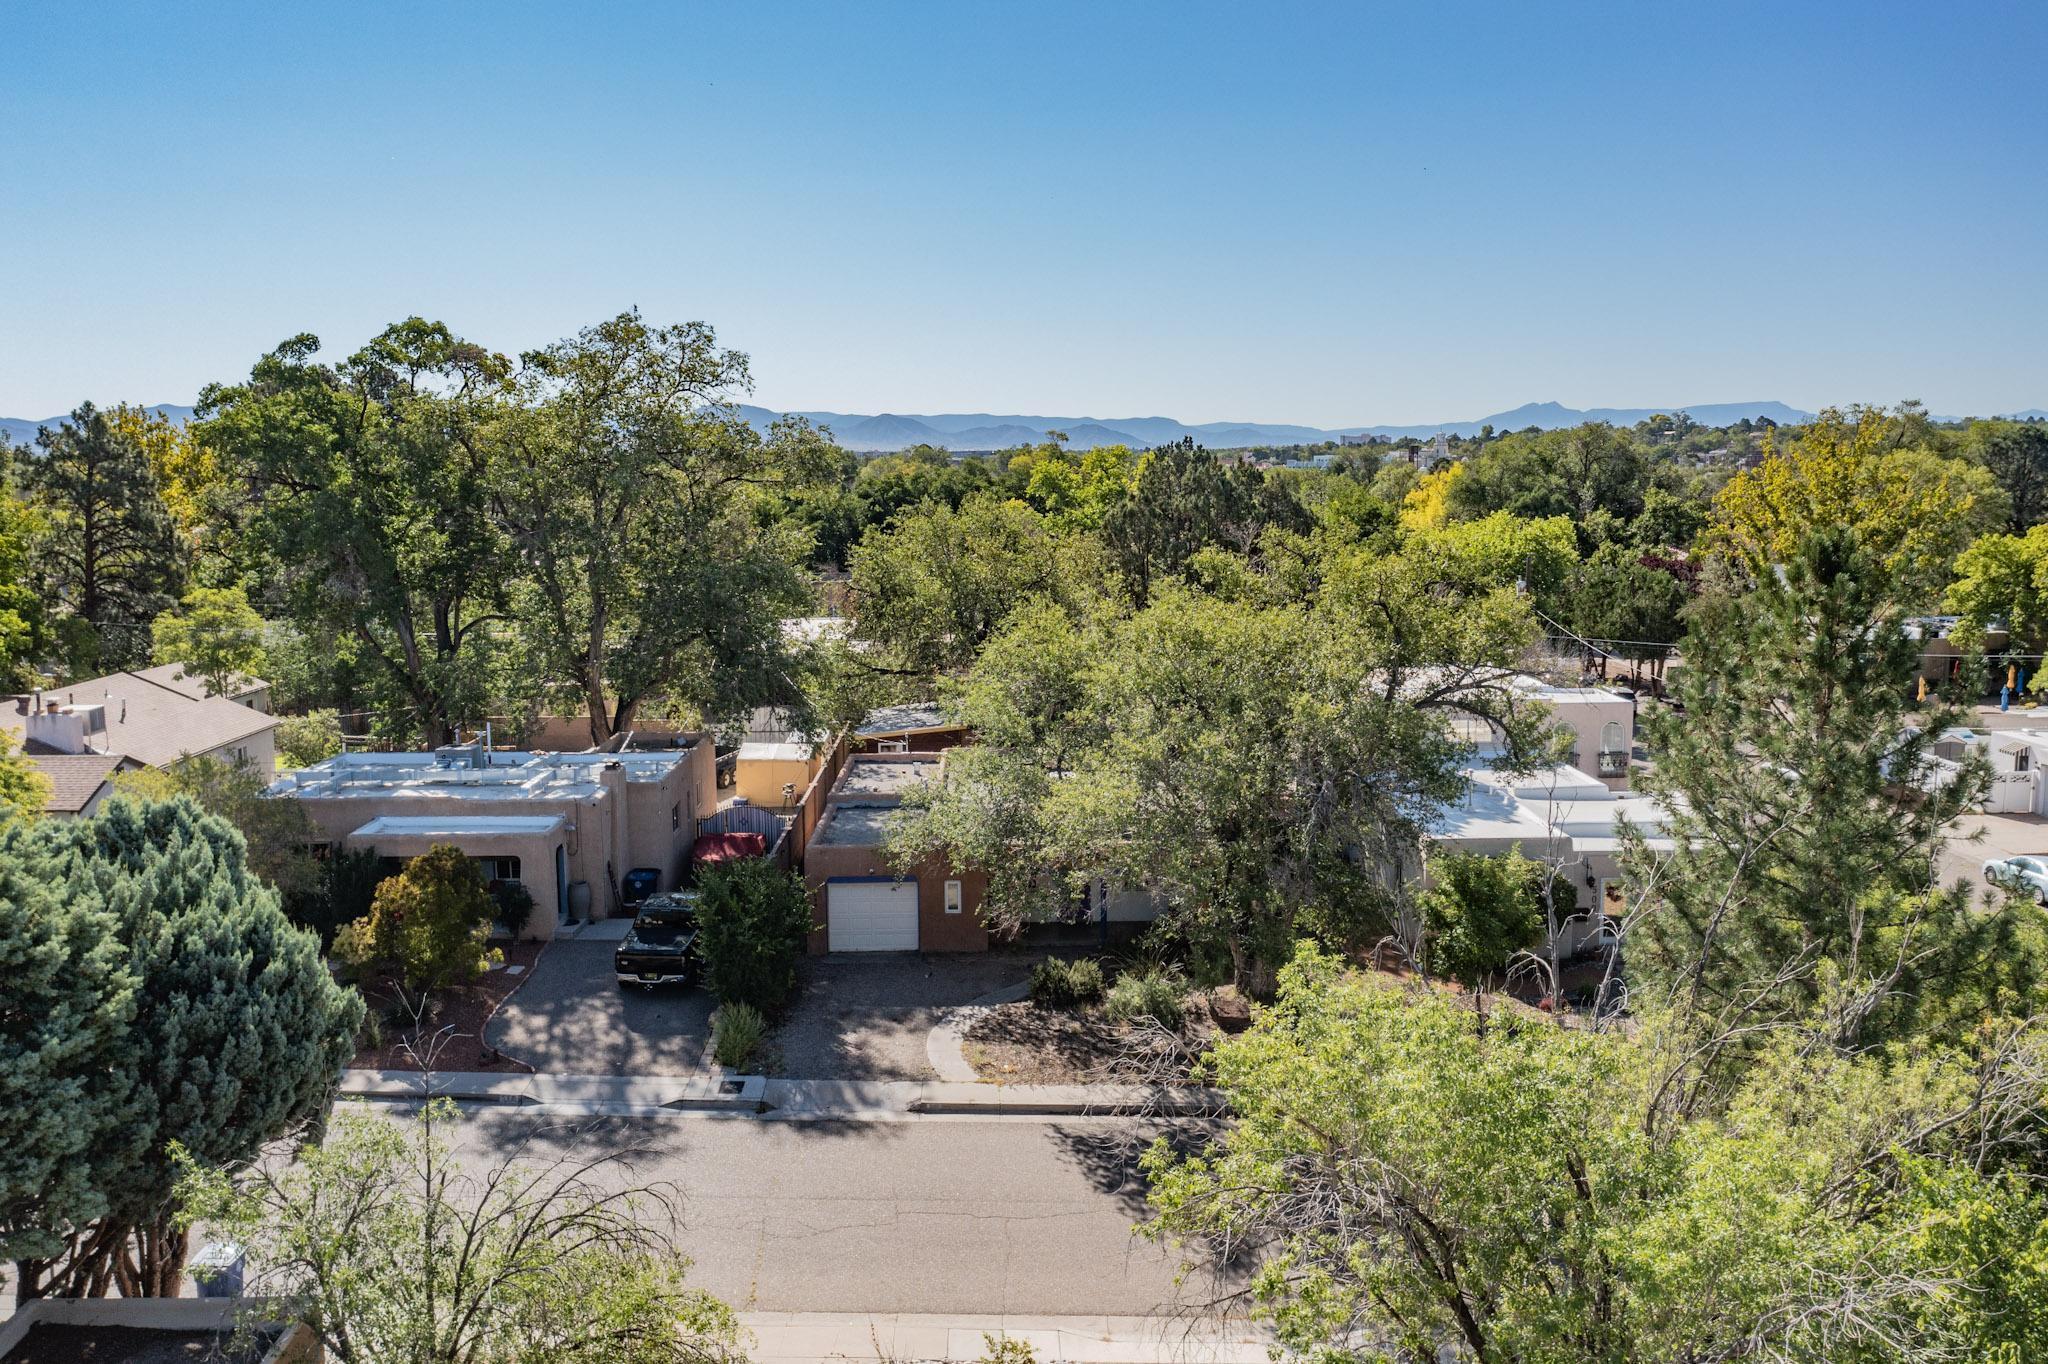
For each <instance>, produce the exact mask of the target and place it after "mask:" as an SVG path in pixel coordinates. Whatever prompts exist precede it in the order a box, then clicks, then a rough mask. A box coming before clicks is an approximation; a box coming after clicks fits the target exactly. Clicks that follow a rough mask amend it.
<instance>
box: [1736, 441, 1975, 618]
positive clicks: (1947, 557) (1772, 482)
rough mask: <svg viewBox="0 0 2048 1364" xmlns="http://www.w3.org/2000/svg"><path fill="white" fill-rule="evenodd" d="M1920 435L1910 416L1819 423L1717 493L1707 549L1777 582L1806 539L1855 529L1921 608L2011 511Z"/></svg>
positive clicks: (1963, 465)
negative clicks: (1776, 570)
mask: <svg viewBox="0 0 2048 1364" xmlns="http://www.w3.org/2000/svg"><path fill="white" fill-rule="evenodd" d="M1922 434H1923V432H1922V422H1921V421H1920V419H1919V415H1918V414H1917V413H1916V412H1915V411H1914V410H1913V409H1912V408H1910V407H1908V408H1905V409H1902V410H1901V411H1900V412H1899V413H1897V414H1891V413H1886V412H1884V411H1882V410H1879V409H1875V408H1853V409H1851V410H1850V411H1848V412H1847V413H1843V412H1838V411H1835V410H1833V409H1830V410H1828V411H1826V412H1823V413H1821V414H1820V416H1819V417H1817V418H1816V419H1815V420H1814V422H1813V424H1812V425H1810V426H1808V427H1806V428H1805V429H1804V430H1802V431H1801V432H1800V433H1799V434H1798V436H1796V437H1795V438H1794V439H1792V440H1791V441H1790V442H1788V443H1786V444H1785V445H1783V446H1774V447H1772V448H1771V449H1770V450H1769V453H1768V454H1767V455H1766V456H1765V458H1764V461H1763V463H1761V464H1759V465H1758V466H1757V467H1756V468H1754V469H1746V470H1744V471H1743V472H1742V473H1740V474H1737V475H1736V476H1735V477H1734V478H1733V479H1732V480H1730V481H1729V483H1728V485H1727V486H1726V487H1724V488H1723V489H1722V490H1721V491H1720V493H1719V495H1717V496H1716V498H1715V500H1714V510H1713V519H1712V521H1711V522H1710V523H1709V525H1708V527H1707V530H1706V532H1705V536H1706V541H1707V543H1708V545H1709V546H1710V547H1712V548H1714V549H1716V550H1718V551H1719V552H1720V553H1722V554H1723V555H1724V556H1726V558H1727V559H1728V560H1729V561H1730V562H1732V563H1734V564H1736V565H1737V566H1738V567H1741V568H1744V569H1745V570H1746V571H1750V572H1758V571H1762V572H1768V571H1769V569H1770V566H1771V565H1774V564H1780V563H1784V562H1786V561H1788V560H1790V559H1791V558H1792V557H1793V556H1794V555H1796V554H1797V553H1798V552H1799V546H1800V543H1801V541H1802V540H1803V539H1804V538H1805V537H1806V535H1807V534H1808V532H1810V531H1814V530H1819V529H1824V528H1826V527H1830V526H1845V527H1849V528H1851V529H1853V530H1855V531H1856V532H1857V533H1858V535H1860V536H1861V538H1862V541H1863V545H1864V548H1865V549H1866V550H1868V551H1869V552H1870V553H1872V554H1874V555H1876V556H1877V557H1878V558H1879V559H1881V560H1882V561H1883V564H1884V568H1885V569H1886V571H1887V573H1888V575H1889V578H1890V581H1891V583H1892V585H1893V587H1894V588H1895V589H1896V590H1897V591H1898V592H1899V594H1900V598H1901V600H1902V601H1904V602H1905V603H1906V604H1907V605H1910V606H1914V607H1919V606H1924V605H1925V604H1926V602H1927V599H1929V598H1931V597H1933V596H1935V595H1937V594H1938V593H1939V592H1940V591H1941V589H1942V587H1943V586H1944V585H1945V584H1946V583H1947V582H1948V575H1949V570H1950V567H1951V565H1953V564H1954V563H1955V559H1956V555H1957V554H1959V553H1961V552H1962V550H1963V548H1964V546H1966V545H1968V544H1969V543H1970V541H1971V540H1972V539H1974V538H1975V537H1976V536H1977V535H1978V534H1979V533H1981V532H1983V531H1986V530H1990V529H1993V528H1994V527H1996V526H1999V525H2001V524H2003V523H2004V522H2005V520H2006V515H2007V506H2008V503H2007V501H2006V498H2005V496H2004V494H2003V492H2002V491H2001V490H2000V489H1999V487H1998V484H1997V481H1996V480H1995V479H1994V478H1993V477H1992V476H1991V474H1990V473H1989V472H1988V471H1987V470H1986V469H1985V468H1984V467H1983V466H1982V465H1978V464H1973V463H1971V462H1969V461H1968V460H1963V459H1952V458H1948V457H1945V456H1943V455H1941V454H1938V453H1935V452H1933V451H1931V450H1929V449H1927V448H1926V447H1925V446H1924V444H1920V443H1916V441H1917V440H1918V438H1919V437H1920V436H1921V435H1922Z"/></svg>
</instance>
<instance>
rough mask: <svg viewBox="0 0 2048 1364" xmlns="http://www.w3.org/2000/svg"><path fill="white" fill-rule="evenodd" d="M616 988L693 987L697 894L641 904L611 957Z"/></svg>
mask: <svg viewBox="0 0 2048 1364" xmlns="http://www.w3.org/2000/svg"><path fill="white" fill-rule="evenodd" d="M612 968H613V970H615V971H616V972H617V973H618V977H619V988H620V989H621V990H623V989H625V988H626V987H627V986H630V985H638V986H640V987H641V988H643V989H647V990H652V989H653V988H654V987H655V986H657V985H695V984H696V983H697V976H698V969H699V962H698V959H697V894H696V892H695V891H669V892H666V893H665V894H661V895H653V896H649V897H648V898H647V899H645V900H642V901H641V902H640V912H639V913H638V914H636V915H634V916H633V927H632V928H631V929H629V930H628V931H627V933H626V937H625V941H623V942H621V943H620V944H619V949H618V951H617V952H615V953H613V954H612Z"/></svg>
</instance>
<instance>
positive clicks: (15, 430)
mask: <svg viewBox="0 0 2048 1364" xmlns="http://www.w3.org/2000/svg"><path fill="white" fill-rule="evenodd" d="M149 410H150V411H152V412H158V413H161V414H163V415H164V416H166V417H169V418H170V419H171V420H172V421H174V422H176V423H178V424H179V425H180V426H183V425H184V424H185V423H186V422H188V421H191V420H192V409H191V408H189V407H180V406H179V405H178V404H176V403H158V404H156V405H155V406H153V407H151V408H150V409H149ZM70 415H71V414H70V413H69V412H60V413H59V414H57V415H56V416H54V417H44V418H43V419H42V420H40V421H30V420H28V419H26V418H22V417H0V437H4V438H6V439H7V440H11V441H13V442H14V443H15V444H16V445H27V444H28V443H29V442H30V441H32V440H34V439H35V438H36V428H37V427H40V426H62V425H63V424H64V421H65V419H66V418H67V417H69V416H70Z"/></svg>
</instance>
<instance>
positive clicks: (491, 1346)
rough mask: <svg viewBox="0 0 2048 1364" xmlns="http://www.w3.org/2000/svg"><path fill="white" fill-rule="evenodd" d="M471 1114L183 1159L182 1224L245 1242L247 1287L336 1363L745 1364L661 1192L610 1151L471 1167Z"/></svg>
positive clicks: (356, 1124) (367, 1121)
mask: <svg viewBox="0 0 2048 1364" xmlns="http://www.w3.org/2000/svg"><path fill="white" fill-rule="evenodd" d="M459 1121H460V1115H459V1114H458V1112H457V1111H456V1109H455V1106H454V1105H453V1104H451V1103H449V1102H448V1101H447V1100H445V1099H436V1100H433V1101H431V1102H429V1103H428V1104H426V1105H425V1106H424V1107H423V1108H422V1109H420V1110H419V1112H418V1113H416V1114H414V1115H412V1116H411V1117H409V1118H405V1119H401V1120H396V1121H394V1120H389V1119H386V1118H383V1117H380V1116H377V1115H374V1114H371V1113H368V1112H364V1111H361V1110H359V1109H355V1110H347V1111H343V1112H341V1113H338V1114H336V1116H335V1119H334V1122H333V1123H332V1125H331V1127H330V1129H329V1131H328V1133H327V1135H326V1137H325V1139H324V1140H323V1141H321V1142H319V1143H318V1144H310V1143H309V1144H306V1145H303V1146H300V1147H299V1148H298V1150H297V1151H296V1152H295V1153H292V1154H293V1158H291V1159H289V1160H287V1159H278V1160H275V1161H271V1162H266V1163H264V1164H263V1165H260V1166H257V1167H254V1168H251V1169H248V1170H244V1171H230V1170H222V1169H219V1168H216V1167H214V1166H212V1165H210V1164H209V1163H207V1162H205V1161H203V1160H201V1159H199V1158H197V1156H196V1154H195V1153H186V1152H181V1153H180V1155H181V1157H182V1168H183V1169H184V1172H185V1178H184V1181H183V1183H182V1184H181V1185H180V1196H181V1198H182V1200H183V1202H184V1204H185V1207H186V1209H187V1211H186V1214H185V1219H186V1223H187V1225H189V1224H191V1223H193V1222H197V1221H204V1222H205V1223H206V1224H207V1225H208V1226H209V1227H214V1228H218V1229H220V1230H222V1231H224V1232H227V1233H229V1234H231V1235H233V1236H234V1237H235V1238H236V1239H237V1240H238V1241H239V1242H240V1243H242V1244H243V1245H245V1246H247V1247H248V1250H249V1256H250V1262H251V1272H252V1274H253V1281H252V1283H251V1288H252V1289H254V1290H255V1291H256V1292H259V1293H261V1294H262V1295H263V1296H265V1297H266V1298H270V1299H273V1300H275V1301H276V1302H279V1303H282V1304H284V1305H285V1308H286V1310H287V1311H289V1312H290V1313H291V1315H292V1316H293V1317H294V1318H295V1319H297V1320H302V1321H305V1322H306V1323H308V1324H309V1325H310V1326H311V1327H312V1329H313V1331H314V1332H315V1333H316V1334H317V1335H318V1336H319V1337H320V1341H321V1344H322V1346H323V1347H324V1348H325V1350H326V1352H327V1357H328V1358H330V1359H333V1360H336V1361H339V1362H340V1364H422V1362H423V1361H429V1360H433V1361H443V1360H448V1361H479V1362H481V1361H506V1364H540V1361H543V1360H547V1361H564V1362H565V1364H740V1361H742V1360H744V1358H745V1356H744V1354H743V1353H742V1352H741V1350H740V1348H739V1340H740V1328H739V1324H738V1321H737V1320H736V1318H735V1317H734V1316H733V1314H732V1311H731V1309H729V1308H728V1307H726V1305H725V1304H724V1303H722V1302H720V1301H719V1300H718V1299H716V1298H714V1297H711V1296H710V1295H709V1294H706V1293H703V1292H701V1291H698V1290H695V1289H692V1288H690V1287H689V1286H688V1284H687V1282H686V1280H685V1278H684V1275H685V1271H686V1270H687V1268H688V1264H689V1261H688V1260H687V1259H685V1258H684V1257H683V1256H682V1255H681V1254H680V1253H679V1252H678V1250H677V1249H676V1245H675V1236H674V1233H675V1227H676V1221H675V1212H674V1207H673V1205H672V1203H671V1202H670V1198H669V1195H668V1194H667V1192H666V1191H665V1190H663V1189H661V1188H659V1187H656V1186H646V1185H636V1184H633V1183H632V1182H631V1181H630V1180H622V1179H619V1178H617V1177H614V1176H613V1174H612V1170H611V1168H610V1167H611V1165H612V1163H613V1162H612V1161H610V1160H608V1159H607V1158H605V1157H603V1156H598V1157H594V1158H593V1157H589V1156H585V1155H580V1154H579V1155H577V1156H573V1157H567V1158H564V1159H563V1160H560V1161H556V1162H553V1163H527V1162H519V1161H505V1162H499V1163H495V1164H493V1165H491V1166H490V1167H489V1168H488V1169H485V1170H482V1171H478V1172H474V1173H472V1172H471V1171H470V1170H468V1169H467V1168H465V1167H464V1165H463V1164H462V1162H461V1161H460V1160H459V1159H458V1158H457V1157H456V1156H455V1155H454V1154H453V1152H452V1151H451V1149H450V1146H449V1139H448V1137H447V1135H446V1133H447V1132H448V1131H449V1130H450V1129H451V1128H453V1127H454V1126H455V1125H456V1123H457V1122H459ZM271 1310H273V1311H274V1310H275V1309H274V1308H273V1309H271Z"/></svg>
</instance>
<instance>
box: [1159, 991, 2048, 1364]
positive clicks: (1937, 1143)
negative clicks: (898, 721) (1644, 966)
mask: <svg viewBox="0 0 2048 1364" xmlns="http://www.w3.org/2000/svg"><path fill="white" fill-rule="evenodd" d="M1803 1041H1804V1039H1802V1038H1800V1037H1798V1036H1796V1035H1794V1034H1793V1033H1791V1032H1790V1031H1788V1032H1787V1033H1786V1034H1784V1035H1781V1036H1779V1037H1776V1038H1774V1039H1772V1041H1771V1042H1770V1043H1769V1045H1768V1046H1767V1047H1765V1049H1764V1052H1763V1054H1762V1055H1761V1056H1760V1057H1759V1059H1758V1061H1757V1063H1756V1064H1755V1065H1753V1066H1752V1067H1751V1068H1750V1069H1749V1070H1748V1071H1747V1072H1746V1073H1745V1074H1744V1075H1743V1076H1742V1077H1741V1078H1740V1080H1739V1083H1738V1084H1737V1086H1736V1087H1735V1088H1734V1090H1733V1091H1732V1092H1731V1093H1730V1094H1728V1095H1726V1096H1725V1098H1724V1099H1723V1101H1722V1102H1720V1103H1718V1104H1716V1105H1715V1106H1714V1107H1713V1109H1712V1110H1711V1111H1705V1112H1700V1113H1697V1114H1694V1115H1690V1116H1686V1117H1683V1118H1678V1119H1675V1120H1674V1119H1672V1118H1671V1117H1670V1116H1669V1115H1667V1114H1663V1113H1660V1112H1659V1111H1658V1100H1659V1096H1660V1095H1661V1094H1662V1093H1663V1092H1664V1090H1665V1086H1664V1084H1663V1079H1664V1076H1665V1075H1666V1073H1667V1072H1668V1070H1669V1068H1670V1067H1671V1065H1672V1064H1673V1056H1674V1052H1673V1050H1672V1049H1671V1048H1669V1047H1668V1046H1667V1045H1666V1038H1665V1035H1664V1032H1663V1029H1662V1025H1661V1024H1660V1023H1659V1022H1657V1021H1656V1020H1650V1021H1648V1022H1647V1023H1645V1025H1644V1026H1643V1027H1642V1028H1641V1029H1640V1031H1637V1030H1633V1029H1631V1030H1622V1029H1606V1030H1593V1029H1588V1028H1576V1029H1574V1028H1564V1027H1560V1026H1559V1025H1558V1024H1557V1023H1556V1022H1555V1021H1554V1020H1552V1019H1549V1018H1546V1017H1541V1016H1536V1017H1531V1016H1527V1015H1517V1014H1513V1013H1492V1014H1489V1013H1484V1012H1480V1011H1478V1010H1475V1009H1474V1008H1473V1007H1472V1006H1471V1005H1470V1004H1469V1003H1465V1002H1461V1001H1457V1000H1454V999H1452V998H1449V997H1447V996H1445V995H1443V994H1440V993H1438V992H1436V991H1433V990H1430V989H1428V988H1427V987H1423V986H1418V985H1412V984H1402V983H1399V982H1392V981H1389V980H1387V979H1385V978H1377V979H1375V978H1366V977H1360V976H1357V975H1346V974H1344V973H1343V972H1342V971H1341V970H1340V969H1339V967H1338V964H1337V963H1336V962H1335V961H1334V960H1333V959H1329V958H1323V957H1316V956H1308V955H1305V956H1304V957H1303V958H1302V959H1300V960H1298V961H1297V962H1296V963H1295V964H1294V965H1292V966H1290V967H1289V968H1288V970H1287V971H1286V973H1285V974H1284V977H1283V982H1282V986H1281V990H1280V997H1279V1001H1278V1003H1277V1005H1275V1006H1274V1007H1272V1008H1269V1009H1265V1010H1262V1011H1260V1013H1259V1015H1258V1018H1257V1021H1256V1022H1255V1023H1254V1024H1253V1026H1252V1028H1251V1029H1250V1030H1249V1031H1248V1032H1246V1033H1244V1034H1242V1035H1241V1036H1238V1037H1235V1038H1227V1039H1224V1040H1223V1041H1221V1042H1219V1043H1218V1044H1217V1046H1216V1047H1215V1049H1214V1051H1213V1052H1212V1054H1211V1056H1210V1059H1209V1060H1208V1062H1207V1063H1206V1067H1205V1069H1206V1072H1207V1074H1208V1075H1209V1076H1211V1077H1212V1078H1213V1079H1214V1080H1216V1081H1217V1082H1218V1083H1219V1084H1221V1085H1222V1086H1223V1087H1224V1088H1225V1089H1226V1090H1228V1091H1229V1093H1230V1096H1231V1107H1232V1110H1233V1112H1234V1114H1235V1121H1234V1123H1233V1124H1232V1126H1231V1127H1230V1129H1229V1130H1228V1131H1227V1132H1225V1133H1223V1134H1222V1135H1220V1136H1219V1137H1218V1138H1217V1139H1216V1140H1215V1141H1214V1142H1213V1143H1211V1144H1210V1145H1209V1146H1208V1147H1207V1148H1206V1149H1204V1150H1201V1151H1199V1152H1195V1153H1191V1154H1189V1153H1177V1152H1176V1151H1175V1150H1174V1149H1173V1148H1172V1147H1171V1146H1169V1144H1168V1143H1166V1142H1165V1141H1163V1140H1162V1141H1161V1142H1159V1143H1158V1144H1157V1145H1156V1146H1155V1147H1154V1148H1153V1149H1152V1151H1151V1152H1150V1154H1149V1155H1148V1156H1147V1157H1146V1159H1145V1167H1146V1170H1147V1173H1148V1175H1149V1178H1150V1181H1151V1185H1152V1188H1151V1194H1150V1199H1151V1207H1152V1210H1153V1213H1154V1219H1153V1221H1152V1222H1151V1223H1150V1224H1149V1225H1148V1227H1147V1230H1148V1231H1149V1232H1150V1233H1151V1234H1152V1235H1153V1236H1155V1237H1158V1238H1161V1239H1165V1240H1169V1241H1174V1242H1179V1243H1181V1244H1183V1245H1185V1246H1187V1247H1188V1249H1189V1251H1190V1252H1192V1253H1190V1254H1189V1255H1188V1260H1189V1262H1190V1265H1191V1267H1194V1266H1199V1265H1201V1264H1203V1263H1204V1262H1209V1263H1222V1264H1226V1265H1229V1266H1231V1267H1232V1268H1238V1267H1248V1268H1249V1271H1250V1272H1249V1275H1248V1277H1247V1279H1246V1280H1245V1281H1243V1286H1242V1288H1241V1290H1240V1291H1239V1294H1238V1295H1237V1296H1236V1301H1238V1302H1239V1303H1241V1304H1242V1305H1244V1306H1248V1307H1249V1308H1250V1309H1251V1311H1252V1312H1253V1314H1254V1315H1256V1316H1259V1317H1262V1318H1264V1319H1266V1320H1268V1321H1270V1322H1271V1323H1272V1324H1273V1325H1274V1327H1275V1329H1276V1334H1277V1336H1278V1343H1279V1345H1280V1347H1281V1349H1282V1351H1283V1352H1284V1354H1285V1356H1286V1357H1288V1358H1292V1359H1302V1360H1317V1361H1338V1360H1361V1361H1363V1360H1374V1361H1389V1364H1394V1362H1398V1364H1435V1361H1439V1360H1442V1359H1446V1358H1451V1357H1454V1356H1455V1357H1456V1358H1458V1359H1461V1360H1470V1361H1473V1364H1538V1362H1540V1364H1625V1362H1627V1364H1633V1361H1650V1360H1658V1361H1665V1360H1671V1361H1678V1360H1686V1361H1708V1360H1745V1359H1754V1360H1775V1361H1784V1362H1785V1364H1838V1362H1839V1361H1843V1360H1872V1361H1875V1360H1888V1361H1902V1362H1911V1364H1935V1361H1944V1360H1951V1359H1963V1358H1968V1359H2006V1360H2017V1359H2029V1358H2034V1357H2037V1356H2039V1355H2040V1354H2041V1353H2042V1351H2043V1350H2048V1319H2044V1317H2043V1314H2042V1313H2041V1311H2040V1310H2039V1307H2038V1302H2039V1295H2041V1294H2042V1293H2044V1292H2048V1273H2044V1269H2043V1266H2044V1263H2048V1262H2044V1260H2043V1258H2042V1256H2041V1253H2040V1247H2041V1246H2042V1244H2043V1238H2044V1235H2048V1200H2044V1199H2043V1198H2042V1196H2041V1195H2040V1193H2039V1192H2038V1190H2037V1189H2036V1188H2035V1187H2034V1186H2033V1185H2032V1183H2031V1181H2028V1180H2027V1179H2025V1178H2024V1177H2023V1174H2022V1171H2023V1169H2024V1168H2025V1166H2026V1164H2027V1162H2028V1161H2029V1160H2030V1158H2031V1155H2032V1151H2033V1149H2034V1147H2035V1143H2036V1142H2037V1140H2038V1130H2037V1128H2038V1103H2039V1084H2040V1078H2039V1077H2040V1074H2041V1070H2042V1067H2043V1065H2044V1064H2048V1038H2044V1036H2043V1035H2042V1032H2041V1029H2040V1028H2039V1026H2038V1025H2025V1026H2015V1025H2010V1024H2002V1025H1998V1026H1994V1027H1989V1028H1987V1030H1986V1038H1985V1040H1984V1041H1983V1042H1982V1043H1981V1044H1979V1045H1974V1046H1972V1047H1971V1048H1970V1049H1969V1050H1967V1051H1960V1052H1945V1051H1944V1052H1938V1053H1936V1054H1934V1055H1931V1056H1916V1057H1914V1058H1912V1059H1911V1060H1910V1061H1908V1060H1907V1059H1905V1058H1898V1057H1887V1056H1884V1055H1881V1054H1863V1055H1846V1054H1841V1053H1837V1052H1834V1051H1832V1050H1830V1049H1828V1048H1826V1047H1820V1048H1818V1049H1815V1048H1812V1047H1809V1046H1806V1045H1803ZM1679 1054H1682V1050H1681V1052H1680V1053H1679ZM1226 1291H1228V1290H1226Z"/></svg>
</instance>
